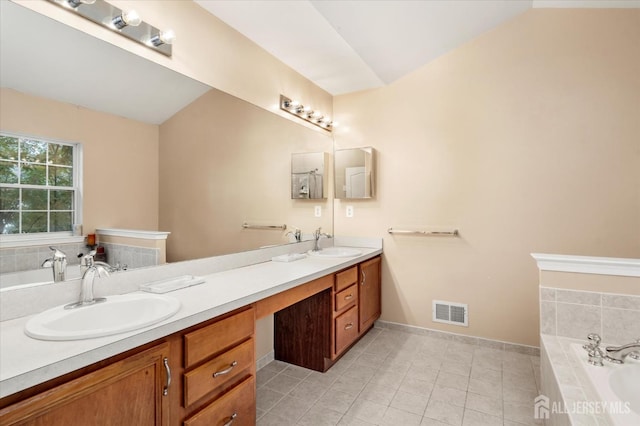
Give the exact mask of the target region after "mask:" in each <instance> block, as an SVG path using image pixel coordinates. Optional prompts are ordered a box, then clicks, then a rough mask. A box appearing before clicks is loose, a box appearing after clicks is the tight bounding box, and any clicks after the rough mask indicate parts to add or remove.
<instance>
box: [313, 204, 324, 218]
mask: <svg viewBox="0 0 640 426" xmlns="http://www.w3.org/2000/svg"><path fill="white" fill-rule="evenodd" d="M313 214H314V216H315V217H321V216H322V206H315V207H314V208H313Z"/></svg>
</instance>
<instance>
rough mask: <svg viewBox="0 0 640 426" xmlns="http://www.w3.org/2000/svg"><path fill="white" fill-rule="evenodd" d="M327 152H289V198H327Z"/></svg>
mask: <svg viewBox="0 0 640 426" xmlns="http://www.w3.org/2000/svg"><path fill="white" fill-rule="evenodd" d="M328 160H329V154H327V153H326V152H303V153H294V154H291V198H292V199H318V198H327V181H328V173H327V170H328V165H329V161H328Z"/></svg>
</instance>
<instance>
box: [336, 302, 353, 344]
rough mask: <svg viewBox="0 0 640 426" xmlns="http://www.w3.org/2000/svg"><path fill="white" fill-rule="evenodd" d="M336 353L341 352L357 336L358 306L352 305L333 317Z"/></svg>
mask: <svg viewBox="0 0 640 426" xmlns="http://www.w3.org/2000/svg"><path fill="white" fill-rule="evenodd" d="M335 327H336V351H335V353H336V354H339V353H340V352H342V351H343V350H344V349H345V348H346V347H347V346H349V345H350V344H351V343H353V342H354V341H355V340H356V338H357V337H358V307H357V306H354V307H353V308H351V309H349V310H348V311H347V312H345V313H344V314H342V315H340V316H339V317H337V318H336V319H335Z"/></svg>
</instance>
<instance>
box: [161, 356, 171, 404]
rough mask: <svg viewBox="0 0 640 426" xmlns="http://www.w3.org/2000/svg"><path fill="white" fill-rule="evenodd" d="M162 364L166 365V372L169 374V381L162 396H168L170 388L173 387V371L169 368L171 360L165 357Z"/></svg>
mask: <svg viewBox="0 0 640 426" xmlns="http://www.w3.org/2000/svg"><path fill="white" fill-rule="evenodd" d="M162 363H163V364H164V370H165V372H166V373H167V381H166V382H165V383H166V384H165V385H164V388H163V389H162V396H167V395H169V386H171V369H170V368H169V358H166V357H165V358H164V359H163V360H162Z"/></svg>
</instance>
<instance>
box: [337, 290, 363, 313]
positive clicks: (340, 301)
mask: <svg viewBox="0 0 640 426" xmlns="http://www.w3.org/2000/svg"><path fill="white" fill-rule="evenodd" d="M357 300H358V286H357V285H355V284H354V285H352V286H351V287H348V288H346V289H344V290H342V291H341V292H339V293H336V296H335V305H334V306H335V311H336V312H339V311H341V310H343V309H344V308H346V307H347V306H349V305H351V304H353V303H355V302H356V301H357Z"/></svg>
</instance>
